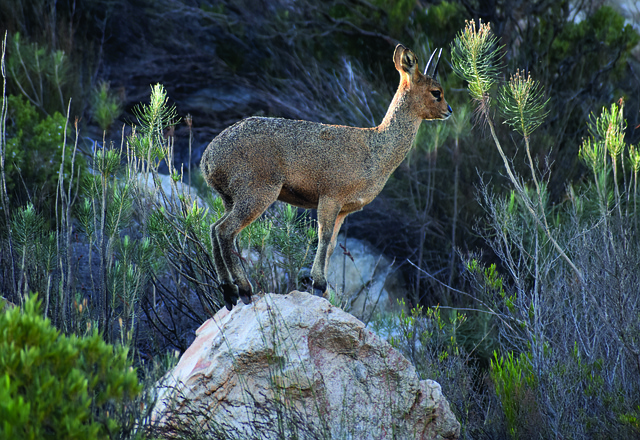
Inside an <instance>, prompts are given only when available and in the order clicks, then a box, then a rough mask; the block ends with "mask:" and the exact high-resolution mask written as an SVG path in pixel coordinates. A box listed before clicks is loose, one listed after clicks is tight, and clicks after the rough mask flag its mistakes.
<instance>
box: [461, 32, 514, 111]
mask: <svg viewBox="0 0 640 440" xmlns="http://www.w3.org/2000/svg"><path fill="white" fill-rule="evenodd" d="M502 47H504V46H498V40H497V38H496V37H495V35H493V32H491V26H490V25H489V23H482V21H479V25H478V26H477V27H476V22H475V21H473V20H471V21H467V25H466V26H465V28H464V30H462V31H461V32H460V34H459V35H458V36H457V37H456V39H455V40H454V41H453V43H452V44H451V64H452V66H453V70H454V72H455V73H456V74H457V75H458V76H460V77H461V78H462V79H464V80H465V81H467V82H468V83H469V94H470V95H471V97H472V98H473V100H474V101H477V103H478V110H479V112H480V113H481V114H483V115H486V113H487V112H488V111H489V102H490V97H489V90H490V89H491V87H492V86H493V85H494V84H495V83H496V81H497V80H498V73H499V70H500V66H501V62H500V61H501V59H502V57H503V55H504V54H503V53H502V51H501V50H500V49H502Z"/></svg>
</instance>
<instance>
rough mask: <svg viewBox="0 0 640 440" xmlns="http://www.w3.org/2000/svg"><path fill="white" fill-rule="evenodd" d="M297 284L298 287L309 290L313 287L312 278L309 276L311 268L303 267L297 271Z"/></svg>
mask: <svg viewBox="0 0 640 440" xmlns="http://www.w3.org/2000/svg"><path fill="white" fill-rule="evenodd" d="M298 285H299V286H300V289H303V290H306V291H307V292H310V291H311V289H312V287H313V278H311V270H310V269H309V268H308V267H303V268H302V269H300V272H298Z"/></svg>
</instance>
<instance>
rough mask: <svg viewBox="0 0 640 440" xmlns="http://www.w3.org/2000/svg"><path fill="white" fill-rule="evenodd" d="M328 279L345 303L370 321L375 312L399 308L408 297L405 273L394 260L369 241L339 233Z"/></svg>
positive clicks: (348, 308)
mask: <svg viewBox="0 0 640 440" xmlns="http://www.w3.org/2000/svg"><path fill="white" fill-rule="evenodd" d="M327 280H328V281H329V283H330V285H331V286H332V287H334V288H335V289H336V291H337V293H338V295H339V296H340V297H341V299H342V301H343V302H344V303H346V305H347V306H346V307H345V310H347V311H348V312H349V313H351V314H353V316H355V317H356V318H358V319H360V320H362V321H364V322H368V321H369V320H371V318H372V317H373V316H374V315H375V314H376V313H385V312H389V311H393V310H397V309H398V308H399V305H398V300H399V299H403V298H406V290H405V288H404V280H403V278H402V273H401V272H399V271H397V267H394V265H393V262H392V261H391V260H389V258H387V257H386V256H385V255H384V254H382V253H380V252H378V251H377V250H376V249H375V248H373V247H372V246H371V245H370V244H369V243H367V242H366V241H364V240H358V239H356V238H351V237H349V238H347V240H346V244H345V240H344V237H343V236H342V235H341V236H338V245H337V246H336V250H335V252H334V253H333V255H332V256H331V260H329V268H328V269H327Z"/></svg>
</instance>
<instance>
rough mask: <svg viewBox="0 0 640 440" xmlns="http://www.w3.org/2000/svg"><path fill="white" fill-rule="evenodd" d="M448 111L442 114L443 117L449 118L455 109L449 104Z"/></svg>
mask: <svg viewBox="0 0 640 440" xmlns="http://www.w3.org/2000/svg"><path fill="white" fill-rule="evenodd" d="M447 110H448V111H447V113H443V114H442V119H449V117H450V116H451V115H452V114H453V109H452V108H451V106H450V105H447Z"/></svg>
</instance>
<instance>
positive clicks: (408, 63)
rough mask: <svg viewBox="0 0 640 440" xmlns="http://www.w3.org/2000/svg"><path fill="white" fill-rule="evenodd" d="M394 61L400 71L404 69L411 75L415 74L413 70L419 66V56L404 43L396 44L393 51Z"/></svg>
mask: <svg viewBox="0 0 640 440" xmlns="http://www.w3.org/2000/svg"><path fill="white" fill-rule="evenodd" d="M393 62H394V64H395V65H396V69H398V71H400V72H403V71H404V72H406V73H407V74H409V75H413V72H415V71H416V69H417V68H418V57H416V55H415V54H414V53H413V52H411V51H410V50H409V49H407V48H406V47H404V46H403V45H402V44H398V45H397V46H396V50H395V52H394V53H393Z"/></svg>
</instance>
